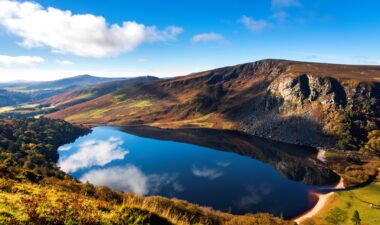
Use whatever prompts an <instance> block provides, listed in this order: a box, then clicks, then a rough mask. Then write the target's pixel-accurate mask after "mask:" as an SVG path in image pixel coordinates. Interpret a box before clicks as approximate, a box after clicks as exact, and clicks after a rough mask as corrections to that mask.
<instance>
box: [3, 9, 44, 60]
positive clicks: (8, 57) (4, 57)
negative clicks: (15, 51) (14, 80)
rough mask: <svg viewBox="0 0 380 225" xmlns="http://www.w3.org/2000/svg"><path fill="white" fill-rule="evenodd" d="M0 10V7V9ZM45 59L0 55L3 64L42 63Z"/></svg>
mask: <svg viewBox="0 0 380 225" xmlns="http://www.w3.org/2000/svg"><path fill="white" fill-rule="evenodd" d="M0 10H1V9H0ZM44 62H45V60H44V59H43V58H41V57H38V56H9V55H0V63H1V64H5V65H8V66H9V65H26V66H33V65H36V64H41V63H44Z"/></svg>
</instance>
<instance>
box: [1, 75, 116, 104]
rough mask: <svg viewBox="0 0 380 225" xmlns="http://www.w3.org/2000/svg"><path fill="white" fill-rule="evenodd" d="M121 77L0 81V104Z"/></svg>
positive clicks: (83, 76)
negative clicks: (1, 99) (0, 99)
mask: <svg viewBox="0 0 380 225" xmlns="http://www.w3.org/2000/svg"><path fill="white" fill-rule="evenodd" d="M121 79H123V78H104V77H95V76H91V75H80V76H75V77H70V78H65V79H60V80H55V81H41V82H36V81H30V82H28V81H19V82H17V81H16V82H7V83H0V91H1V95H0V98H4V101H1V103H0V106H14V105H17V104H21V103H26V102H32V101H33V102H35V101H38V100H41V99H44V98H49V97H52V96H55V95H58V94H61V93H64V92H67V91H70V90H73V89H75V88H80V87H86V86H89V85H95V84H100V83H104V82H108V81H114V80H121Z"/></svg>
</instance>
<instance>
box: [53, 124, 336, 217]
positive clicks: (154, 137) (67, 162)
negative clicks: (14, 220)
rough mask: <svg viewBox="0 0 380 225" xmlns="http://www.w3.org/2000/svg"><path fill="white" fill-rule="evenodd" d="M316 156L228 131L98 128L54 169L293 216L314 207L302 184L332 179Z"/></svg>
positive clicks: (148, 191)
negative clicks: (58, 167) (58, 168)
mask: <svg viewBox="0 0 380 225" xmlns="http://www.w3.org/2000/svg"><path fill="white" fill-rule="evenodd" d="M146 137H148V138H146ZM236 153H238V154H236ZM315 153H316V151H315V149H312V148H304V147H299V146H294V145H287V144H283V143H277V142H270V141H267V140H264V139H260V138H255V137H252V136H249V135H245V134H242V133H239V132H232V131H218V130H211V129H178V130H168V129H157V128H150V127H133V128H131V127H129V128H125V129H124V131H123V130H120V129H118V128H113V127H97V128H94V129H93V132H92V133H91V134H89V135H87V136H83V137H81V138H79V139H78V140H76V141H75V142H74V143H72V144H69V145H65V146H62V147H61V148H60V151H59V154H60V161H59V165H60V166H61V168H62V169H63V170H65V171H67V172H68V173H70V174H71V175H72V176H73V177H75V178H77V179H80V180H82V181H89V182H90V183H93V184H95V185H105V186H109V187H112V188H114V189H116V190H120V191H125V192H134V193H137V194H140V195H162V196H167V197H176V198H179V199H184V200H188V201H190V202H193V203H196V204H199V205H203V206H210V207H213V208H215V209H219V210H223V211H227V210H231V211H232V212H233V213H255V212H269V213H272V214H275V215H280V214H282V215H283V216H284V217H285V218H291V217H293V216H295V215H297V214H299V213H301V212H303V211H305V210H307V209H308V208H310V207H311V206H312V205H313V204H314V200H313V199H310V198H309V192H310V190H312V189H314V188H315V187H314V186H308V185H305V184H303V183H306V184H330V183H334V182H335V181H336V179H335V178H336V175H335V174H334V173H333V172H332V171H330V170H329V169H327V168H326V167H325V166H324V165H323V163H321V162H319V161H318V160H316V159H315V157H314V156H315ZM247 156H248V157H247ZM255 159H257V160H255ZM263 162H264V163H263ZM279 172H280V173H279ZM287 178H290V179H291V180H289V179H287ZM292 180H293V181H292ZM296 181H302V182H303V183H301V182H296ZM289 202H292V204H291V205H289Z"/></svg>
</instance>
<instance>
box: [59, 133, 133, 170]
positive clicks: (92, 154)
mask: <svg viewBox="0 0 380 225" xmlns="http://www.w3.org/2000/svg"><path fill="white" fill-rule="evenodd" d="M123 143H124V141H123V140H122V139H121V138H120V137H110V138H108V139H107V140H105V141H103V140H96V139H91V140H87V141H84V142H83V143H81V144H80V145H79V146H78V150H77V151H76V152H75V153H73V154H71V155H68V156H67V157H64V156H63V157H61V159H60V161H59V163H58V165H59V166H60V167H61V169H62V170H63V171H65V172H67V173H73V172H76V171H77V170H79V169H84V168H89V167H93V166H104V165H106V164H108V163H110V162H111V161H113V160H116V159H124V157H125V155H126V154H128V151H127V150H125V149H124V148H122V147H121V146H122V144H123ZM68 148H69V147H68V146H63V147H61V148H60V149H61V151H65V150H69V149H68ZM62 149H63V150H62ZM70 149H71V147H70Z"/></svg>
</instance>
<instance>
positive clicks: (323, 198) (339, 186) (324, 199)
mask: <svg viewBox="0 0 380 225" xmlns="http://www.w3.org/2000/svg"><path fill="white" fill-rule="evenodd" d="M342 188H345V187H344V183H343V178H340V181H339V183H338V184H337V185H336V186H335V187H334V189H342ZM334 193H335V192H330V193H327V194H319V193H312V194H314V195H315V196H317V197H318V201H317V204H315V206H314V207H313V208H311V209H310V210H308V211H307V212H305V213H303V214H301V215H300V216H297V217H295V218H293V219H292V221H294V222H296V223H298V224H299V223H301V222H302V221H304V220H306V219H308V218H311V217H313V216H315V215H316V214H317V213H318V212H319V211H321V209H322V208H323V207H324V206H325V204H326V202H327V200H328V199H329V198H330V197H331V196H332V195H333V194H334Z"/></svg>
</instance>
